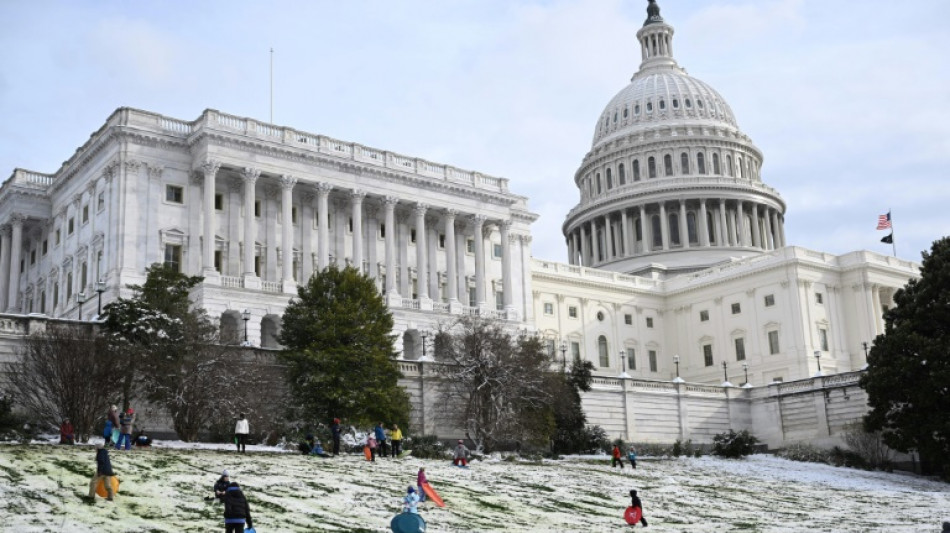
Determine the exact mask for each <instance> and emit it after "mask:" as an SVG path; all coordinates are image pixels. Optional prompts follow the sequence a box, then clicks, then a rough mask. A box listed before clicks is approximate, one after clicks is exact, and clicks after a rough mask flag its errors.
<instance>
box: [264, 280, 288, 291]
mask: <svg viewBox="0 0 950 533" xmlns="http://www.w3.org/2000/svg"><path fill="white" fill-rule="evenodd" d="M261 290H262V291H264V292H282V291H283V288H282V287H281V284H280V282H279V281H261Z"/></svg>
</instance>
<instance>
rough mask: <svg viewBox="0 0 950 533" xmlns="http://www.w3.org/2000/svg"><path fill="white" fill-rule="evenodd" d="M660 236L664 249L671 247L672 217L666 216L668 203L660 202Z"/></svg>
mask: <svg viewBox="0 0 950 533" xmlns="http://www.w3.org/2000/svg"><path fill="white" fill-rule="evenodd" d="M660 238H661V240H662V242H663V249H664V250H669V249H670V219H669V218H667V216H666V203H664V202H660Z"/></svg>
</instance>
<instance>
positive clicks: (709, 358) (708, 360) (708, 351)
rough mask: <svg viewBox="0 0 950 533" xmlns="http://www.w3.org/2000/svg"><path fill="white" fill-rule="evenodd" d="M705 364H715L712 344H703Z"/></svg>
mask: <svg viewBox="0 0 950 533" xmlns="http://www.w3.org/2000/svg"><path fill="white" fill-rule="evenodd" d="M703 364H705V365H706V366H713V353H712V344H704V345H703Z"/></svg>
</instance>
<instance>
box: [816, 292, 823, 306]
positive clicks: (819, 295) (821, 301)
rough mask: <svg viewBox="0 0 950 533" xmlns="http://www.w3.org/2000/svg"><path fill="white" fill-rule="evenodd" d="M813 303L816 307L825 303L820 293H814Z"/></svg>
mask: <svg viewBox="0 0 950 533" xmlns="http://www.w3.org/2000/svg"><path fill="white" fill-rule="evenodd" d="M815 303H816V304H818V305H822V304H824V303H825V297H824V295H823V294H821V293H820V292H816V293H815Z"/></svg>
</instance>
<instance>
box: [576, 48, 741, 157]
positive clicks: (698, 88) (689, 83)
mask: <svg viewBox="0 0 950 533" xmlns="http://www.w3.org/2000/svg"><path fill="white" fill-rule="evenodd" d="M664 122H667V123H671V124H683V123H689V124H690V125H696V126H708V127H723V126H726V127H728V128H729V129H738V125H737V124H736V118H735V115H733V113H732V109H731V108H730V107H729V104H727V103H726V101H725V99H723V97H722V96H721V95H720V94H719V93H718V92H716V90H715V89H713V88H712V87H710V86H709V85H708V84H707V83H705V82H703V81H701V80H698V79H696V78H693V77H691V76H688V75H687V74H686V73H685V72H683V70H682V69H680V68H678V67H672V68H664V69H656V68H653V69H649V70H646V71H640V72H638V73H637V74H636V75H635V76H634V77H633V79H632V80H631V81H630V84H629V85H627V86H626V87H624V88H623V89H622V90H621V91H620V92H619V93H617V95H616V96H614V97H613V98H612V99H611V100H610V103H608V104H607V106H606V107H605V108H604V111H603V113H601V114H600V119H599V120H598V121H597V126H596V127H595V129H594V140H593V143H592V145H593V146H592V147H596V146H597V145H598V144H600V143H602V142H608V141H611V140H613V139H615V138H617V137H621V136H624V135H629V134H630V133H633V132H636V131H638V130H642V129H646V128H652V127H655V126H658V125H662V124H663V123H664Z"/></svg>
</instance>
